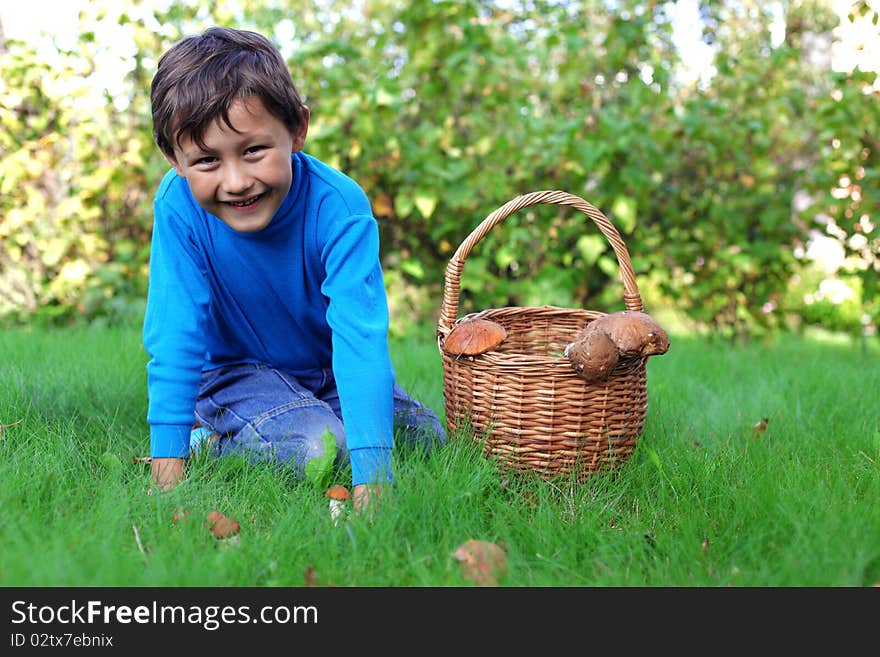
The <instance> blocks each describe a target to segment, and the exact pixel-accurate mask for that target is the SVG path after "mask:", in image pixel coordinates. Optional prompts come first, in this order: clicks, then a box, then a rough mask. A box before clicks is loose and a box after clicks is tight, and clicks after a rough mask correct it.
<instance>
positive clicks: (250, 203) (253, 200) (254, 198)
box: [226, 192, 266, 210]
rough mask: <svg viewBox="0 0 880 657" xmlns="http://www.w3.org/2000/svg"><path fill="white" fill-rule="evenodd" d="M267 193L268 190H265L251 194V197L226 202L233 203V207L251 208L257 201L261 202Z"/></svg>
mask: <svg viewBox="0 0 880 657" xmlns="http://www.w3.org/2000/svg"><path fill="white" fill-rule="evenodd" d="M265 195H266V192H263V193H262V194H257V195H256V196H250V197H248V198H246V199H243V200H241V201H226V204H227V205H231V206H232V207H234V208H237V209H240V210H246V209H247V208H251V207H253V206H255V205H256V204H257V203H259V202H260V200H261V199H262V198H263V197H264V196H265Z"/></svg>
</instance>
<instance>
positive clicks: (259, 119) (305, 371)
mask: <svg viewBox="0 0 880 657" xmlns="http://www.w3.org/2000/svg"><path fill="white" fill-rule="evenodd" d="M150 99H151V102H152V112H153V134H154V137H155V140H156V144H157V145H158V146H159V148H160V149H161V151H162V153H163V154H164V156H165V157H166V159H167V160H168V162H169V163H170V164H171V167H172V170H171V171H169V172H168V174H166V176H165V177H164V179H163V180H162V183H161V184H160V186H159V189H158V191H157V194H156V198H155V203H154V211H155V220H154V225H153V238H152V251H151V256H150V287H149V293H148V296H147V309H146V315H145V318H144V332H143V338H144V346H145V348H146V350H147V352H148V354H149V355H150V362H149V364H148V365H147V373H148V388H149V410H148V414H147V420H148V422H149V424H150V444H151V454H152V456H153V461H152V477H153V482H154V483H155V484H156V485H157V486H158V487H160V488H162V489H167V488H170V487H171V486H173V485H174V484H176V483H178V482H179V481H180V479H181V478H182V476H183V466H184V463H185V459H186V458H187V457H188V456H189V455H190V453H191V442H190V441H191V429H192V428H193V427H194V426H196V425H199V424H201V425H202V426H203V427H206V428H207V429H206V431H207V432H208V433H213V434H215V435H216V436H217V439H216V440H215V441H213V442H208V443H205V444H203V445H198V444H196V443H197V440H196V438H197V436H198V435H199V433H198V432H193V433H192V438H193V445H192V447H194V448H196V449H209V448H210V450H211V451H212V453H215V454H220V455H222V454H229V453H234V452H240V453H245V454H248V455H249V456H250V457H252V458H253V459H254V460H261V461H274V462H283V463H288V464H290V465H291V466H293V468H294V469H295V470H296V471H298V472H299V473H303V472H308V470H307V468H306V465H307V464H308V463H309V462H311V461H312V459H315V458H316V457H324V459H323V460H324V461H327V460H328V458H327V457H328V456H331V455H332V452H334V451H335V452H337V453H336V457H335V458H336V460H335V462H336V464H337V465H339V464H341V463H343V462H344V459H345V458H346V457H347V458H348V459H349V461H350V463H351V469H352V487H353V490H352V492H353V497H354V498H355V507H356V508H358V509H359V508H362V507H363V505H364V504H366V503H368V501H369V499H370V496H371V495H375V494H376V493H377V492H378V491H379V490H381V488H380V486H381V485H382V484H384V483H387V482H389V481H391V470H390V459H391V450H392V448H393V442H394V441H393V431H394V430H395V428H396V429H397V430H398V437H403V438H406V439H411V440H418V441H424V442H425V443H429V442H430V441H432V440H434V439H436V440H439V441H440V442H444V441H445V439H446V435H445V432H444V430H443V427H442V425H441V424H440V422H439V420H438V419H437V416H436V415H435V414H434V413H433V412H432V411H431V410H429V409H428V408H426V407H425V406H423V405H422V404H420V403H419V402H417V401H416V400H414V399H413V398H411V397H410V396H409V395H408V394H407V393H406V392H405V391H404V390H402V389H401V388H400V386H398V385H397V384H396V383H395V381H394V372H393V369H392V365H391V360H390V357H389V353H388V306H387V299H386V296H385V288H384V284H383V278H382V270H381V267H380V263H379V238H378V227H377V225H376V220H375V219H374V217H373V215H372V211H371V207H370V203H369V201H368V199H367V197H366V195H365V193H364V192H363V190H362V189H361V188H360V187H359V186H358V185H357V184H356V183H355V182H354V181H352V180H351V179H350V178H348V177H347V176H345V175H343V174H342V173H340V172H339V171H336V170H335V169H332V168H331V167H329V166H327V165H326V164H323V163H322V162H320V161H319V160H317V159H315V158H314V157H311V156H309V155H307V154H306V153H304V152H303V150H302V149H303V145H304V143H305V139H306V133H307V131H308V125H309V109H308V107H306V105H304V104H303V103H302V101H301V100H300V97H299V95H298V93H297V91H296V88H295V87H294V84H293V81H292V79H291V76H290V73H289V71H288V70H287V66H286V64H285V62H284V60H283V58H282V57H281V54H280V53H279V52H278V50H277V49H276V48H275V47H274V46H273V45H272V44H271V43H270V42H269V41H268V40H267V39H265V38H264V37H263V36H261V35H259V34H256V33H253V32H248V31H244V30H235V29H229V28H211V29H209V30H207V31H206V32H205V33H203V34H202V35H200V36H192V37H187V38H185V39H183V40H182V41H180V42H178V43H177V44H176V45H174V46H173V47H172V48H171V49H169V50H168V52H166V53H165V54H164V55H163V56H162V58H161V59H160V60H159V65H158V69H157V72H156V76H155V78H154V79H153V82H152V87H151V93H150ZM328 431H329V433H328ZM334 442H335V445H334ZM328 451H329V452H330V454H328V453H327V452H328ZM329 460H332V459H329Z"/></svg>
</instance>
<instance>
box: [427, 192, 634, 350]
mask: <svg viewBox="0 0 880 657" xmlns="http://www.w3.org/2000/svg"><path fill="white" fill-rule="evenodd" d="M541 203H551V204H554V203H555V204H557V205H570V206H572V207H573V208H576V209H577V210H580V211H581V212H582V213H584V214H585V215H587V216H588V217H589V218H590V219H592V220H593V223H595V224H596V226H597V227H598V228H599V230H600V231H602V234H603V235H604V236H605V238H606V239H607V240H608V242H609V243H610V244H611V248H612V249H614V253H615V255H616V256H617V264H618V265H619V266H620V278H621V280H622V281H623V300H624V304H625V305H626V309H627V310H634V311H640V310H642V297H641V296H640V295H639V288H638V286H637V285H636V277H635V273H633V269H632V263H631V262H630V258H629V252H628V251H627V250H626V245H625V244H624V243H623V240H622V239H621V237H620V233H618V232H617V229H616V228H615V227H614V224H612V223H611V222H610V221H609V220H608V219H607V218H606V217H605V215H603V214H602V213H601V212H600V211H599V210H598V209H597V208H596V207H595V206H593V205H592V204H590V203H588V202H587V201H585V200H584V199H582V198H581V197H579V196H575V195H573V194H569V193H567V192H563V191H559V190H547V191H539V192H532V193H531V194H523V195H522V196H517V197H516V198H515V199H513V200H511V201H508V202H507V203H505V204H504V205H502V206H501V207H500V208H498V209H497V210H495V211H494V212H493V213H492V214H490V215H489V216H488V217H486V218H485V219H484V220H483V221H482V222H481V223H480V225H479V226H477V227H476V228H474V230H473V231H472V232H471V234H470V235H468V236H467V239H465V240H464V242H462V243H461V244H460V245H459V247H458V249H457V250H456V251H455V254H454V255H453V256H452V259H451V260H450V261H449V264H448V265H446V277H445V285H444V288H443V305H442V306H441V307H440V321H439V326H438V332H439V333H441V334H443V335H445V334H446V333H448V332H449V331H451V330H452V326H453V325H454V324H455V320H456V318H457V316H458V297H459V292H460V290H461V271H462V269H464V263H465V260H467V257H468V255H470V252H471V249H473V248H474V246H476V245H477V244H478V243H479V242H480V240H482V239H483V238H484V237H485V236H486V234H487V233H488V232H489V231H490V230H491V229H492V228H494V227H495V226H496V225H497V224H499V223H501V221H503V220H504V219H505V218H507V217H509V216H510V215H511V214H513V213H514V212H516V211H517V210H521V209H522V208H526V207H529V206H530V205H539V204H541Z"/></svg>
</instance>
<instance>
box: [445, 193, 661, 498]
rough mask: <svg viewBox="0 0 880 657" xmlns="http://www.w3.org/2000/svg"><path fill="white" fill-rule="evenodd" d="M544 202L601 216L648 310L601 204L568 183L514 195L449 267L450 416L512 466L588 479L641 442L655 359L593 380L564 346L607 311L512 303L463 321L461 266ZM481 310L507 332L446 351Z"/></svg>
mask: <svg viewBox="0 0 880 657" xmlns="http://www.w3.org/2000/svg"><path fill="white" fill-rule="evenodd" d="M541 203H550V204H559V205H568V206H572V207H574V208H576V209H577V210H579V211H580V212H582V213H583V214H585V215H586V216H587V217H589V218H590V219H592V220H593V222H594V223H595V225H596V226H597V227H598V228H599V230H600V231H601V232H602V234H603V235H604V236H605V237H606V238H607V240H608V241H609V243H610V244H611V247H612V248H613V249H614V253H615V254H616V256H617V262H618V265H619V268H620V276H621V279H622V281H623V291H624V294H623V297H624V305H625V307H626V309H627V310H642V299H641V297H640V296H639V291H638V287H637V286H636V281H635V275H634V273H633V270H632V264H631V262H630V258H629V253H628V252H627V249H626V245H625V244H624V243H623V241H622V240H621V238H620V234H619V233H618V232H617V229H615V228H614V225H613V224H612V223H611V222H610V221H609V220H608V219H607V218H606V217H605V216H604V215H603V214H602V213H601V212H600V211H599V210H597V209H596V208H595V207H594V206H592V205H591V204H590V203H588V202H587V201H585V200H584V199H582V198H580V197H578V196H574V195H572V194H568V193H566V192H562V191H539V192H533V193H531V194H525V195H523V196H519V197H517V198H515V199H513V200H511V201H510V202H508V203H506V204H505V205H503V206H502V207H500V208H498V209H497V210H495V211H494V212H493V213H492V214H490V215H489V216H488V217H486V219H484V220H483V221H482V223H480V225H479V226H477V227H476V228H475V229H474V231H473V232H472V233H471V234H470V235H469V236H468V237H467V239H465V240H464V242H462V244H461V245H460V246H459V247H458V250H457V251H456V252H455V254H454V255H453V256H452V259H451V260H450V262H449V264H448V265H447V267H446V275H445V287H444V292H443V305H442V307H441V309H440V319H439V322H438V328H437V345H438V347H439V349H440V354H441V357H442V360H443V387H444V395H445V402H446V421H447V426H448V428H449V433H450V435H451V436H454V435H456V434H457V433H458V432H457V429H462V430H463V431H462V432H461V433H462V435H471V434H472V435H473V436H474V440H476V441H477V442H478V443H480V444H482V446H483V453H484V455H486V456H487V457H494V458H496V459H497V460H498V462H499V463H500V464H501V466H502V467H503V469H505V470H507V471H514V472H515V471H519V472H534V473H537V474H539V475H540V476H541V477H542V478H544V479H550V478H553V477H556V476H561V475H564V476H567V477H573V478H574V479H575V480H577V481H578V482H583V481H585V480H586V479H587V477H589V475H591V474H593V473H594V472H597V471H599V470H603V469H607V468H610V467H611V466H614V465H621V464H622V463H623V462H624V461H625V460H626V459H627V458H628V457H629V455H630V454H631V453H632V451H633V450H634V449H635V446H636V441H637V439H638V438H639V436H640V435H641V432H642V427H643V425H644V422H645V415H646V411H647V382H646V371H645V363H646V358H643V357H636V358H621V359H620V361H619V362H618V364H617V366H616V367H615V368H614V370H613V371H612V372H611V374H610V376H609V377H608V378H607V379H605V380H603V381H601V382H600V383H592V384H588V383H587V382H586V381H585V380H584V379H583V378H581V377H580V376H578V375H577V374H576V373H575V371H574V369H573V368H572V366H571V364H570V363H569V361H568V359H566V358H564V357H562V350H563V349H564V348H565V345H566V344H568V343H569V342H572V341H573V340H574V339H575V337H576V336H577V334H578V333H579V332H580V330H581V329H583V327H584V325H585V324H586V323H587V322H588V321H590V320H593V319H596V318H598V317H601V316H602V315H604V314H606V313H603V312H600V311H594V310H583V309H571V308H559V307H555V306H542V307H533V308H523V307H506V308H492V309H488V310H483V311H480V312H477V313H471V314H469V315H466V316H464V317H462V318H460V319H458V320H456V317H457V314H458V299H459V290H460V281H461V272H462V269H463V268H464V263H465V260H466V259H467V257H468V255H469V254H470V252H471V249H473V247H474V246H476V244H477V243H479V242H480V240H482V239H483V238H484V237H485V236H486V234H487V233H488V232H489V231H490V230H491V229H492V228H494V227H495V226H496V225H497V224H499V223H500V222H501V221H502V220H503V219H505V218H506V217H508V216H509V215H511V214H513V213H514V212H516V211H517V210H520V209H522V208H525V207H528V206H531V205H537V204H541ZM477 318H483V319H489V320H492V321H494V322H497V323H499V324H501V325H502V326H504V328H505V329H506V330H507V339H506V340H505V341H504V342H503V343H502V344H501V345H500V346H499V347H497V348H496V349H494V350H492V351H489V352H486V353H483V354H480V355H478V356H461V355H453V354H449V353H447V352H446V351H445V350H444V348H443V344H444V341H445V339H446V336H447V335H449V332H450V331H451V330H452V329H453V327H454V326H455V324H457V323H458V322H460V321H463V320H466V319H468V320H469V319H477Z"/></svg>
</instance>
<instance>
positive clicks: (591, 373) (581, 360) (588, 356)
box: [563, 330, 620, 383]
mask: <svg viewBox="0 0 880 657" xmlns="http://www.w3.org/2000/svg"><path fill="white" fill-rule="evenodd" d="M582 335H583V337H579V338H578V339H577V340H575V341H574V342H572V343H571V344H568V345H566V347H565V351H564V352H563V355H564V356H565V357H566V358H568V360H569V361H571V366H572V367H573V368H574V370H575V372H577V373H578V374H580V375H581V376H582V377H583V378H584V379H586V381H587V383H593V382H594V381H599V380H601V379H604V378H605V377H607V376H608V374H610V373H611V370H613V369H614V366H615V365H617V361H618V359H619V358H620V354H619V352H618V351H617V345H615V344H614V341H613V340H612V339H611V337H610V336H609V335H608V334H607V333H606V332H605V331H601V330H599V331H596V330H594V331H584V332H583V333H582Z"/></svg>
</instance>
